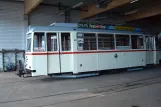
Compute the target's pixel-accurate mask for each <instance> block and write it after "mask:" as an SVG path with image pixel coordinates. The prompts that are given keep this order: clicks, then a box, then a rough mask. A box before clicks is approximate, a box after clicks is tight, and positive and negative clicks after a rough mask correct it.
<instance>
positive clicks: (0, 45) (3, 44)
mask: <svg viewBox="0 0 161 107" xmlns="http://www.w3.org/2000/svg"><path fill="white" fill-rule="evenodd" d="M25 28H26V20H24V4H23V2H11V1H5V0H3V1H2V0H1V1H0V50H1V49H15V48H16V49H23V50H24V49H25V31H26V30H25ZM14 58H15V54H14V53H6V54H5V57H4V62H5V63H4V65H5V66H6V65H7V64H8V63H15V59H14ZM17 59H23V57H22V56H18V58H17ZM2 65H3V64H2V54H1V53H0V70H2V69H3V66H2ZM5 68H6V67H4V69H5Z"/></svg>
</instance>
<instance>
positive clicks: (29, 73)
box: [17, 69, 32, 78]
mask: <svg viewBox="0 0 161 107" xmlns="http://www.w3.org/2000/svg"><path fill="white" fill-rule="evenodd" d="M31 72H32V71H31V70H28V69H25V70H19V71H18V73H17V75H18V76H19V77H22V76H23V78H25V75H26V78H27V77H31Z"/></svg>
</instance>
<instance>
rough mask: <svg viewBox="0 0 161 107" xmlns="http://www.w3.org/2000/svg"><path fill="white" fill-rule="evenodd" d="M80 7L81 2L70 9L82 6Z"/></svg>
mask: <svg viewBox="0 0 161 107" xmlns="http://www.w3.org/2000/svg"><path fill="white" fill-rule="evenodd" d="M82 5H83V2H80V3H78V4H76V5H74V6H72V8H77V7H80V6H82Z"/></svg>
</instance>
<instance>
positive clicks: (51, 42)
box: [42, 33, 61, 74]
mask: <svg viewBox="0 0 161 107" xmlns="http://www.w3.org/2000/svg"><path fill="white" fill-rule="evenodd" d="M47 52H48V54H47V70H48V74H54V73H60V72H61V71H60V66H61V65H60V64H61V63H60V51H59V37H58V33H47ZM42 63H43V62H42Z"/></svg>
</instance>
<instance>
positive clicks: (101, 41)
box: [98, 34, 115, 50]
mask: <svg viewBox="0 0 161 107" xmlns="http://www.w3.org/2000/svg"><path fill="white" fill-rule="evenodd" d="M114 48H115V47H114V36H113V35H112V34H98V49H102V50H110V49H114Z"/></svg>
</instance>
